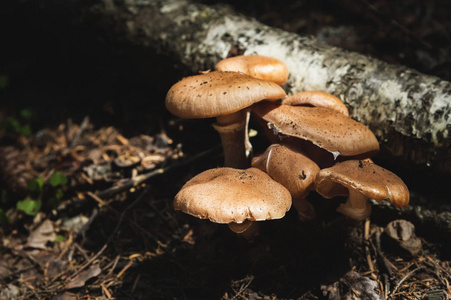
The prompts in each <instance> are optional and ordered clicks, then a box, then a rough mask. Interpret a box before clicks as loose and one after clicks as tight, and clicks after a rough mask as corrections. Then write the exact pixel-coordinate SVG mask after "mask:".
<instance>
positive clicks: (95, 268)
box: [66, 264, 102, 289]
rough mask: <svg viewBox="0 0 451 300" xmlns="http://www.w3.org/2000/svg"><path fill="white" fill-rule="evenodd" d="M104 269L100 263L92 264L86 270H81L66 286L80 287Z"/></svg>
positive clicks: (70, 287)
mask: <svg viewBox="0 0 451 300" xmlns="http://www.w3.org/2000/svg"><path fill="white" fill-rule="evenodd" d="M101 272H102V270H101V269H100V267H99V265H98V264H97V265H92V266H91V267H90V268H89V269H87V270H86V271H83V272H81V273H80V274H79V275H78V276H77V277H75V278H74V279H72V280H71V281H70V282H69V283H68V284H67V286H66V289H73V288H79V287H82V286H84V285H85V283H86V281H88V280H89V279H91V278H94V277H96V276H98V275H99V274H100V273H101Z"/></svg>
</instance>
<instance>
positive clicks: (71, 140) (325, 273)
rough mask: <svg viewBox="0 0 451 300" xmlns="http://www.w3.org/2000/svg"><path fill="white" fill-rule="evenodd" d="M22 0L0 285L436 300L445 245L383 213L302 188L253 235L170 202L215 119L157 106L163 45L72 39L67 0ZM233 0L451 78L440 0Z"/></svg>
mask: <svg viewBox="0 0 451 300" xmlns="http://www.w3.org/2000/svg"><path fill="white" fill-rule="evenodd" d="M204 2H206V3H208V2H210V1H204ZM23 3H24V7H23V10H17V11H14V14H12V16H13V18H12V19H16V20H27V21H23V22H17V23H14V24H20V26H17V27H6V24H5V23H1V24H2V28H14V30H13V29H11V30H10V31H8V32H7V33H6V35H5V37H4V39H5V41H6V45H8V46H7V47H6V49H5V54H4V57H6V58H7V59H6V60H4V61H3V62H1V63H0V99H1V101H0V124H1V127H0V173H1V176H2V177H1V183H0V192H1V196H0V209H1V210H0V224H1V225H2V226H1V228H0V236H1V240H2V243H1V244H0V299H249V300H250V299H431V300H432V299H434V300H435V299H437V300H438V299H449V297H450V296H451V287H450V281H451V267H450V261H449V260H450V258H451V256H450V255H449V253H451V249H449V248H447V247H444V246H443V245H442V243H441V242H440V241H439V240H437V238H434V239H433V238H431V236H432V234H431V235H429V234H426V233H425V232H424V230H422V229H421V228H413V230H414V231H416V232H417V234H412V228H411V227H409V226H410V225H409V223H403V222H402V221H400V220H398V219H396V218H390V219H388V220H387V219H385V220H383V221H380V219H377V220H374V219H371V221H365V222H355V221H351V220H349V219H346V218H344V217H343V216H341V215H339V214H337V213H336V211H335V209H336V207H337V206H338V204H339V202H340V201H344V199H342V198H340V199H329V200H326V199H323V198H321V197H320V196H319V195H318V194H316V193H313V192H312V193H310V195H309V201H310V202H311V203H312V204H313V206H314V207H315V209H316V211H317V218H316V219H315V220H313V221H300V220H299V218H298V215H297V213H296V212H295V211H294V210H293V209H292V210H290V211H289V212H288V213H287V215H286V216H285V217H284V218H282V219H280V220H272V221H268V222H259V223H261V224H260V228H259V234H258V235H256V236H254V237H252V238H250V239H247V238H244V237H243V236H241V235H237V234H235V233H233V232H232V231H230V230H229V228H228V227H227V226H226V225H220V224H214V223H211V222H208V221H206V220H199V219H197V218H194V217H191V216H189V215H186V214H184V213H182V212H179V211H174V209H173V205H172V203H173V198H174V196H175V194H176V193H177V192H178V191H179V190H180V188H181V187H182V186H183V184H184V183H185V182H186V181H187V180H189V179H190V178H192V177H193V176H194V175H196V174H198V173H200V172H202V171H203V170H206V169H209V168H213V167H216V166H219V165H221V164H222V159H223V157H222V154H221V148H220V140H219V137H218V136H217V133H216V132H215V131H214V130H213V129H212V127H211V126H210V123H211V121H212V120H182V119H178V118H176V117H174V116H171V115H170V114H169V113H168V112H167V111H166V110H165V108H164V97H165V93H166V92H167V90H168V89H169V87H170V85H171V84H172V83H174V82H172V83H171V82H167V81H165V80H164V77H170V76H169V75H168V76H165V72H166V71H164V72H162V71H161V70H167V73H168V74H169V73H171V75H172V74H173V72H174V70H170V66H171V65H170V60H165V59H160V58H157V59H151V58H150V59H149V60H148V61H142V60H141V59H142V58H143V55H144V53H143V52H141V51H140V50H139V49H124V48H122V47H123V45H110V44H108V43H105V42H103V41H97V40H96V41H95V42H93V40H92V39H91V40H89V41H90V43H89V44H88V45H86V44H83V43H82V42H86V40H85V39H82V38H80V37H79V36H77V32H72V31H71V24H69V22H67V21H64V20H65V18H66V17H67V16H65V15H64V12H60V13H59V14H55V15H52V14H50V16H51V18H48V17H49V16H48V15H47V18H46V19H45V20H41V19H40V17H41V16H40V15H39V14H34V12H35V10H34V8H33V9H29V8H27V7H26V4H28V5H32V4H30V3H28V2H23ZM230 3H231V5H233V6H234V7H235V8H236V9H237V10H239V11H241V12H243V13H246V14H248V15H251V16H253V17H255V18H257V19H259V20H260V21H262V22H265V23H267V24H270V25H272V26H277V27H281V28H283V29H285V30H289V31H293V32H297V33H299V34H302V35H314V36H317V37H318V38H320V39H322V40H324V41H326V42H328V43H331V44H333V45H336V46H339V47H343V48H346V49H349V50H352V51H358V52H361V53H364V54H368V55H372V56H375V57H378V58H380V59H382V60H385V61H388V62H390V63H396V64H405V65H408V66H409V67H412V68H415V69H417V70H420V71H422V72H425V73H428V74H432V75H436V76H439V77H441V78H443V79H445V80H451V74H450V70H451V69H450V64H451V51H450V50H451V38H450V34H451V31H450V30H451V22H450V20H448V17H449V13H450V12H451V4H448V3H446V1H413V0H406V1H402V2H398V3H397V4H396V5H395V4H393V3H390V2H388V1H364V0H361V1H360V0H359V1H347V0H341V1H315V2H311V1H285V0H282V1H277V2H276V1H269V0H268V1H248V2H245V3H243V1H240V2H239V1H231V2H230ZM12 19H8V20H12ZM37 20H40V22H37ZM55 22H57V23H58V24H61V26H59V27H58V28H57V29H55V28H54V27H52V26H50V25H51V24H53V23H55ZM30 45H31V46H30ZM157 67H158V68H160V67H162V68H160V69H159V72H160V73H161V78H159V79H155V75H152V74H151V73H152V71H153V70H154V69H155V68H157ZM150 79H151V80H150ZM149 99H150V100H149ZM151 105H152V107H150V106H151ZM252 126H257V125H256V124H252ZM251 141H252V143H253V144H254V146H255V148H256V149H257V151H258V150H262V149H264V148H265V147H266V146H267V143H268V142H267V141H266V140H265V138H264V137H262V136H261V135H260V134H259V135H257V136H256V137H253V138H252V140H251ZM393 167H394V168H395V169H394V170H393V171H395V173H397V172H399V174H403V175H405V174H408V172H406V171H405V170H402V169H396V168H397V167H399V166H397V165H396V164H395V165H393ZM403 179H405V180H406V182H410V180H409V178H403ZM30 182H31V183H30ZM409 187H410V188H411V191H412V192H415V191H416V190H415V189H416V187H415V186H409ZM441 192H442V191H435V192H434V193H431V194H430V198H428V201H434V200H435V198H434V197H435V195H437V194H442V193H441ZM25 200H28V201H25ZM18 203H20V204H19V206H18ZM18 207H19V208H18ZM392 221H395V223H390V222H392ZM396 222H397V223H396ZM391 226H392V227H391ZM393 226H394V227H393ZM387 228H396V230H397V232H398V235H402V234H405V235H408V237H407V238H405V240H406V241H408V242H406V243H399V241H398V242H396V241H394V240H393V239H391V238H390V237H389V234H388V232H389V229H387ZM396 230H395V231H396ZM409 230H410V231H409ZM406 232H409V233H410V234H407V233H406ZM406 244H407V246H406ZM445 244H446V243H445ZM447 245H449V243H447Z"/></svg>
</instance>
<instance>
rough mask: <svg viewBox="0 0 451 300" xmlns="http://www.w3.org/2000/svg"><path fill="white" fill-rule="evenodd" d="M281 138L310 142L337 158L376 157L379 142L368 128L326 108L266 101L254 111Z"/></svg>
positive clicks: (254, 107)
mask: <svg viewBox="0 0 451 300" xmlns="http://www.w3.org/2000/svg"><path fill="white" fill-rule="evenodd" d="M252 110H253V112H255V113H256V114H257V115H258V116H259V117H260V118H262V119H264V120H265V121H266V122H268V126H269V127H271V128H272V129H273V131H276V132H277V133H279V134H282V135H288V136H293V137H296V138H300V139H304V140H308V141H310V142H312V143H313V144H315V145H316V146H318V147H320V148H323V149H325V150H327V151H329V152H331V153H332V154H333V155H334V156H335V157H337V156H338V155H343V156H355V155H362V154H367V155H368V156H370V155H374V154H375V153H377V152H378V151H379V143H378V141H377V139H376V137H375V135H374V134H373V132H372V131H371V130H369V129H368V128H367V127H366V126H365V125H363V124H361V123H359V122H357V121H355V120H353V119H351V118H348V117H346V116H344V115H343V114H341V113H339V112H336V111H334V110H331V109H329V108H324V107H308V106H291V105H280V104H278V103H273V102H268V101H263V102H260V103H257V104H255V105H254V106H253V108H252Z"/></svg>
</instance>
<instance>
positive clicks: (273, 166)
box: [252, 144, 319, 220]
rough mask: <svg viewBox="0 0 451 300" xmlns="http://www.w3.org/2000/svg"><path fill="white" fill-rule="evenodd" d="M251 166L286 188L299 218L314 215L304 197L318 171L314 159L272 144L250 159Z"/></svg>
mask: <svg viewBox="0 0 451 300" xmlns="http://www.w3.org/2000/svg"><path fill="white" fill-rule="evenodd" d="M252 166H253V167H256V168H259V169H260V170H262V171H264V172H265V173H267V174H268V175H269V176H271V178H272V179H274V180H275V181H277V182H279V183H280V184H282V185H283V186H284V187H286V188H287V190H288V191H289V192H290V194H291V196H292V199H293V206H294V207H295V208H296V210H297V211H298V214H299V217H300V219H301V220H312V219H313V218H314V217H315V209H314V208H313V206H312V205H311V204H310V202H308V201H307V199H305V198H306V197H307V195H308V193H309V192H310V190H311V189H312V188H313V182H314V180H315V176H316V174H317V173H318V172H319V167H318V165H317V164H316V163H315V162H314V161H312V160H311V159H309V158H308V157H307V156H305V155H304V154H302V153H301V152H299V151H297V150H295V149H293V148H291V147H288V146H284V145H280V144H273V145H271V146H269V147H268V148H267V149H266V151H265V152H264V153H263V154H261V155H259V156H256V157H254V158H253V159H252Z"/></svg>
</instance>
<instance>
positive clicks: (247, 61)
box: [215, 55, 288, 85]
mask: <svg viewBox="0 0 451 300" xmlns="http://www.w3.org/2000/svg"><path fill="white" fill-rule="evenodd" d="M215 69H216V71H235V72H241V73H244V74H247V75H249V76H251V77H255V78H258V79H263V80H267V81H272V82H275V83H277V84H279V85H283V84H284V83H285V82H286V81H287V79H288V68H287V66H286V65H285V63H284V62H282V61H280V60H278V59H276V58H272V57H267V56H262V55H239V56H234V57H229V58H225V59H223V60H221V61H220V62H218V63H217V64H216V67H215Z"/></svg>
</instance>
